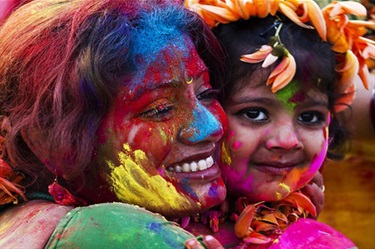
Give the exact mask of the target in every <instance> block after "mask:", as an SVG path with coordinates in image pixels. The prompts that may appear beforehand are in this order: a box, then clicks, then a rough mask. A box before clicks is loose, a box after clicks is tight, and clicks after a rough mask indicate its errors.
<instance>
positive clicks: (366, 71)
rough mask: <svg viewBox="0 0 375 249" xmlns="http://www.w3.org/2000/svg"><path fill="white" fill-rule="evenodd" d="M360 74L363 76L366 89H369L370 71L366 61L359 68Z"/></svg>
mask: <svg viewBox="0 0 375 249" xmlns="http://www.w3.org/2000/svg"><path fill="white" fill-rule="evenodd" d="M358 75H359V78H361V81H362V84H363V86H364V87H365V88H366V90H368V79H369V78H370V72H369V69H368V67H367V65H366V63H364V64H363V65H362V66H361V67H360V68H359V71H358Z"/></svg>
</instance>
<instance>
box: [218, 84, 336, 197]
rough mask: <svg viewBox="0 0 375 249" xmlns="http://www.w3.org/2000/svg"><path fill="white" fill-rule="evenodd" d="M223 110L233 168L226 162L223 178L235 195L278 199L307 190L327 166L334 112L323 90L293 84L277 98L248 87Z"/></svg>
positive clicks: (261, 88) (257, 86)
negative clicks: (324, 165)
mask: <svg viewBox="0 0 375 249" xmlns="http://www.w3.org/2000/svg"><path fill="white" fill-rule="evenodd" d="M252 83H255V82H254V80H252ZM254 86H255V87H254ZM301 90H302V91H301ZM223 107H224V110H225V112H226V113H227V115H228V119H229V125H230V132H229V137H228V139H227V141H226V149H227V153H229V154H227V155H229V156H230V158H231V165H230V166H229V165H228V162H229V160H228V158H225V157H223V159H224V160H223V161H224V162H226V163H227V164H225V163H223V165H222V175H223V176H224V178H225V181H226V183H227V189H228V191H229V192H230V193H231V194H235V195H237V196H246V197H248V198H250V199H251V200H253V201H263V200H265V201H272V200H278V199H281V198H284V197H286V196H287V195H288V194H289V193H290V192H291V191H294V190H297V189H299V188H301V187H303V186H304V185H305V184H306V183H308V182H309V181H310V180H311V179H312V178H313V176H314V175H315V173H316V172H317V171H318V169H319V168H320V166H321V165H322V163H323V161H324V159H325V157H326V153H327V147H328V126H329V122H330V112H329V110H328V99H327V96H326V95H325V94H323V93H322V92H320V91H319V90H318V89H317V88H312V87H306V86H304V87H303V88H302V89H300V83H299V82H292V83H290V84H289V85H288V86H287V87H285V88H284V89H282V90H280V91H278V92H277V93H276V94H275V93H272V92H271V91H270V89H269V87H267V86H266V85H265V84H252V85H250V84H247V85H246V86H245V87H243V88H242V89H239V91H236V93H235V94H233V95H232V96H230V97H229V98H228V100H227V101H226V103H225V104H224V106H223ZM224 155H225V153H224Z"/></svg>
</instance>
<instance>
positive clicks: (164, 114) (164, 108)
mask: <svg viewBox="0 0 375 249" xmlns="http://www.w3.org/2000/svg"><path fill="white" fill-rule="evenodd" d="M172 109H173V105H172V104H170V103H167V102H161V103H159V104H157V105H155V106H153V107H152V108H150V109H148V110H146V111H144V112H142V113H140V114H139V116H140V117H142V118H151V119H157V120H164V119H167V118H169V117H170V115H171V110H172Z"/></svg>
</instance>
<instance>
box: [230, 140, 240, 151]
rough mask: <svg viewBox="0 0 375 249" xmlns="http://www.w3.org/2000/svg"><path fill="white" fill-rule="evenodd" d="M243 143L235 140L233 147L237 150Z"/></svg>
mask: <svg viewBox="0 0 375 249" xmlns="http://www.w3.org/2000/svg"><path fill="white" fill-rule="evenodd" d="M241 145H242V144H241V143H240V142H239V141H234V143H233V144H232V149H234V150H236V149H238V148H240V147H241Z"/></svg>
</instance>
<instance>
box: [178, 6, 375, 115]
mask: <svg viewBox="0 0 375 249" xmlns="http://www.w3.org/2000/svg"><path fill="white" fill-rule="evenodd" d="M185 7H186V8H188V9H190V10H191V11H194V12H196V13H198V14H199V15H200V16H201V17H202V18H203V19H204V20H205V22H206V23H207V24H208V25H209V26H210V27H215V26H216V25H218V24H220V23H222V24H226V23H230V22H235V21H237V20H240V19H244V20H247V19H249V18H251V17H260V18H264V17H266V16H268V15H272V16H276V14H277V12H280V13H282V14H283V15H285V16H286V17H288V18H289V19H290V20H291V21H293V22H294V23H296V24H297V25H299V26H301V27H303V28H307V29H316V31H317V33H318V34H319V36H320V37H321V39H322V40H323V41H328V42H330V43H331V44H332V50H333V51H334V52H335V54H336V56H337V58H336V61H337V63H336V68H335V70H336V73H337V75H336V79H337V81H336V83H335V86H336V89H337V92H338V93H339V94H340V95H342V96H341V97H340V98H339V99H338V100H337V103H339V104H340V105H337V106H336V108H335V111H336V112H340V111H342V110H344V109H345V108H346V107H347V106H349V105H350V104H351V103H352V102H353V99H354V93H355V84H354V78H355V77H356V75H358V76H359V77H360V79H361V80H362V83H363V85H364V87H365V88H366V89H368V79H369V70H368V67H367V64H366V60H367V59H368V58H372V59H375V41H372V40H370V39H367V38H365V37H363V35H365V34H366V32H367V28H369V29H373V30H375V23H374V22H368V21H361V20H350V19H349V17H348V16H349V15H353V16H358V17H365V16H366V8H365V7H364V6H363V5H362V4H360V3H357V2H352V1H344V2H338V1H335V2H332V3H330V4H328V5H327V6H326V7H324V8H323V9H320V7H319V5H318V4H317V3H316V2H314V1H313V0H185ZM279 27H280V28H281V26H279ZM275 37H276V38H277V37H278V35H275ZM278 43H279V44H276V43H273V44H265V45H264V46H262V47H261V48H260V49H259V50H258V51H256V52H255V53H252V54H248V55H243V56H242V58H241V60H242V61H244V62H247V63H259V62H261V61H264V62H263V67H267V66H269V65H271V64H272V63H274V62H275V61H276V60H277V58H279V57H282V58H283V60H282V62H281V63H280V64H279V65H278V66H277V67H276V68H275V69H274V70H273V71H272V73H271V75H270V76H269V79H268V81H267V85H272V86H271V90H272V92H276V91H278V90H280V89H282V88H283V87H285V86H286V85H287V84H288V83H289V82H290V80H291V79H292V78H293V77H294V74H295V71H296V65H295V61H294V58H293V55H291V54H290V53H289V51H288V50H287V49H286V48H285V47H283V46H282V44H281V42H280V40H279V39H278ZM275 44H276V45H275Z"/></svg>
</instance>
